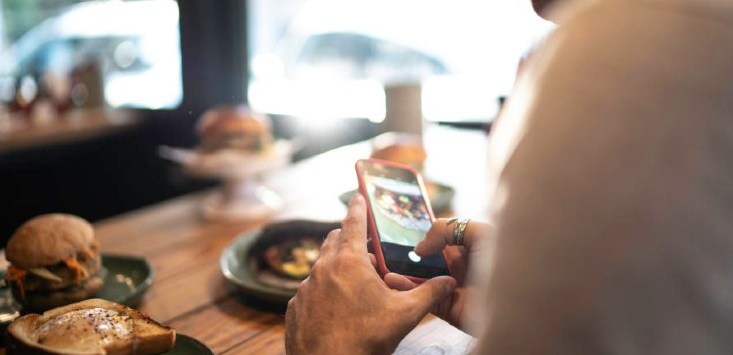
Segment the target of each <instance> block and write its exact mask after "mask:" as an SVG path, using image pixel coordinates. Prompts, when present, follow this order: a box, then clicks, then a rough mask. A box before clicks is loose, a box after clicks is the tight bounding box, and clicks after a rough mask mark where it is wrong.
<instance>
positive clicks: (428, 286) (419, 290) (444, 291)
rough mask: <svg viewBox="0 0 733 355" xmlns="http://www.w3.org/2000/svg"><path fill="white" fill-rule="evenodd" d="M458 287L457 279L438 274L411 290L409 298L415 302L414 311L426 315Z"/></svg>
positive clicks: (419, 314)
mask: <svg viewBox="0 0 733 355" xmlns="http://www.w3.org/2000/svg"><path fill="white" fill-rule="evenodd" d="M455 289H456V280H455V279H454V278H452V277H450V276H438V277H434V278H431V279H428V280H427V281H425V282H423V283H422V284H420V286H417V287H415V288H414V289H412V290H411V291H407V292H409V293H410V296H409V298H410V299H411V300H412V301H413V302H415V307H411V310H412V312H417V314H414V315H415V316H424V315H425V314H427V313H428V312H429V311H430V310H431V309H434V308H436V307H437V306H438V304H439V303H440V302H441V301H442V300H444V299H445V298H446V297H448V296H449V295H451V294H452V293H453V290H455Z"/></svg>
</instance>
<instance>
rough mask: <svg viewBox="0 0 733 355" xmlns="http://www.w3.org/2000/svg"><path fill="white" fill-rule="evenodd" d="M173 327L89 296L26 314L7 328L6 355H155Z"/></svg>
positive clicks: (167, 345) (172, 335) (165, 347)
mask: <svg viewBox="0 0 733 355" xmlns="http://www.w3.org/2000/svg"><path fill="white" fill-rule="evenodd" d="M175 341H176V331H175V330H174V329H173V328H170V327H166V326H163V325H161V324H159V323H158V322H156V321H154V320H152V319H151V318H150V317H148V316H147V315H145V314H143V313H142V312H139V311H136V310H134V309H132V308H129V307H126V306H123V305H121V304H118V303H114V302H111V301H107V300H103V299H99V298H93V299H88V300H85V301H81V302H77V303H72V304H69V305H66V306H62V307H58V308H54V309H51V310H48V311H46V312H44V313H43V314H35V313H32V314H26V315H24V316H22V317H20V318H18V319H16V320H14V321H13V323H11V324H10V325H9V326H8V344H7V353H8V354H29V353H36V354H38V353H41V354H138V355H146V354H160V353H164V352H166V351H169V350H171V349H173V346H174V345H175Z"/></svg>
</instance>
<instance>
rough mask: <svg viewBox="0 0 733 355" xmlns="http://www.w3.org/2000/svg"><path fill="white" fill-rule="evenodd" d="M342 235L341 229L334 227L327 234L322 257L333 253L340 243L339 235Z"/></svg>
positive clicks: (322, 248)
mask: <svg viewBox="0 0 733 355" xmlns="http://www.w3.org/2000/svg"><path fill="white" fill-rule="evenodd" d="M340 235H341V229H334V230H332V231H331V232H329V233H328V234H327V235H326V239H324V240H323V244H321V257H323V256H325V255H328V254H332V253H333V252H334V251H335V249H336V246H337V245H338V243H339V241H338V239H339V236H340Z"/></svg>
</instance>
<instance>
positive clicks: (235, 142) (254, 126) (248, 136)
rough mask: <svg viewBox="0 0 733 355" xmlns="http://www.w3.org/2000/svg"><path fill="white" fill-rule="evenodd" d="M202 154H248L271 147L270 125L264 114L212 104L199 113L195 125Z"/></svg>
mask: <svg viewBox="0 0 733 355" xmlns="http://www.w3.org/2000/svg"><path fill="white" fill-rule="evenodd" d="M196 130H197V133H198V136H199V139H200V145H199V148H200V150H201V152H203V153H212V152H219V151H222V150H234V151H239V152H246V153H251V154H256V153H266V152H269V151H270V150H271V149H272V145H273V136H272V125H271V122H270V120H269V119H268V117H267V116H264V115H260V114H256V113H254V112H252V111H250V110H249V109H247V107H246V106H244V105H225V106H216V107H213V108H211V109H209V110H207V111H206V112H204V114H203V115H202V116H201V119H200V120H199V122H198V125H197V127H196Z"/></svg>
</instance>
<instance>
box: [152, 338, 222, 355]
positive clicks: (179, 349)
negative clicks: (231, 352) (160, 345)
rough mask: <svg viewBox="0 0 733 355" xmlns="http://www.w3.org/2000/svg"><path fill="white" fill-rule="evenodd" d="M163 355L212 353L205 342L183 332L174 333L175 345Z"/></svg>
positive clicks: (204, 354) (205, 354) (201, 354)
mask: <svg viewBox="0 0 733 355" xmlns="http://www.w3.org/2000/svg"><path fill="white" fill-rule="evenodd" d="M163 354H165V355H189V354H190V355H208V354H212V355H213V354H214V351H213V350H211V349H209V347H208V346H206V344H204V343H202V342H200V341H198V340H196V339H194V338H192V337H190V336H188V335H185V334H180V333H179V334H176V346H175V347H174V348H173V350H171V351H169V352H167V353H163Z"/></svg>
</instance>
